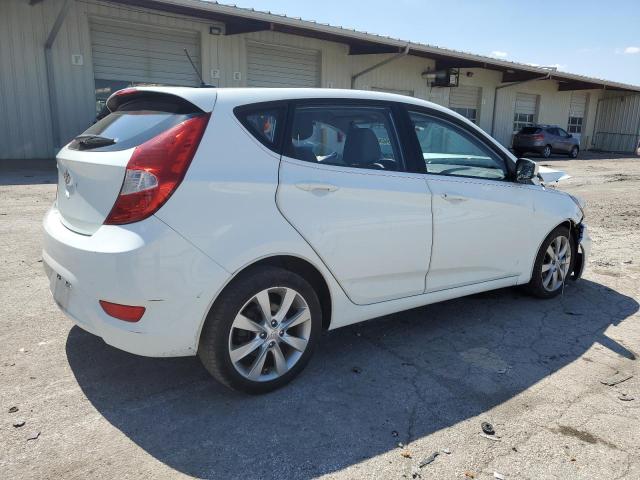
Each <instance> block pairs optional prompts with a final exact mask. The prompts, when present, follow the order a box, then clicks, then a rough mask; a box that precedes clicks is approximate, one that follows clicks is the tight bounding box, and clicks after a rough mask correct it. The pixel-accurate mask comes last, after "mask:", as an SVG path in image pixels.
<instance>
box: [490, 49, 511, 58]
mask: <svg viewBox="0 0 640 480" xmlns="http://www.w3.org/2000/svg"><path fill="white" fill-rule="evenodd" d="M491 56H492V57H497V58H507V57H508V56H509V54H508V53H507V52H501V51H500V50H494V51H493V52H491Z"/></svg>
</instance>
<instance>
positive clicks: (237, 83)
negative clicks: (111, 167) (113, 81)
mask: <svg viewBox="0 0 640 480" xmlns="http://www.w3.org/2000/svg"><path fill="white" fill-rule="evenodd" d="M62 2H63V0H46V1H43V2H40V3H38V4H37V5H35V6H33V7H31V6H29V3H28V1H27V0H0V65H2V68H1V69H0V111H1V112H2V115H0V145H2V148H0V158H29V157H40V158H42V157H51V156H52V154H53V140H52V138H51V120H50V118H49V102H48V92H47V83H46V73H45V68H44V50H43V45H44V41H45V38H46V35H47V34H48V32H49V31H50V29H51V26H52V25H53V22H54V19H55V17H56V15H57V13H58V11H59V9H60V7H61V6H62ZM95 19H107V20H112V21H113V20H120V21H126V22H130V23H133V24H135V25H141V26H143V27H144V26H152V27H163V28H167V29H169V30H185V31H192V32H197V33H199V36H200V56H201V64H202V72H203V76H204V80H205V81H208V82H210V83H212V84H214V85H217V86H221V87H243V86H247V66H248V58H247V44H248V43H250V42H258V43H265V44H272V45H282V46H289V47H295V48H300V49H306V50H316V51H319V52H320V69H319V71H320V86H322V87H335V88H350V84H351V75H353V74H355V73H357V72H360V71H362V70H364V69H365V68H367V67H369V66H371V65H373V64H375V63H378V62H380V61H381V60H383V59H385V58H388V56H389V55H348V47H347V46H346V45H343V44H338V43H333V42H329V41H324V40H318V39H314V38H306V37H300V36H296V35H291V34H284V33H280V32H272V31H263V32H253V33H248V34H240V35H229V36H225V35H219V36H216V35H210V34H209V26H210V25H212V24H215V25H220V24H217V23H215V22H211V21H209V20H206V19H199V18H196V17H185V16H181V15H177V14H171V13H168V12H155V11H152V10H148V9H145V8H142V7H136V6H131V5H122V4H114V3H109V2H106V1H102V0H82V1H75V2H73V3H72V7H71V9H70V11H69V13H68V15H67V17H66V19H65V21H64V23H63V25H62V28H61V30H60V32H59V34H58V38H57V39H56V42H55V44H54V47H53V50H52V53H53V63H54V74H55V79H56V88H57V90H56V98H57V103H58V106H59V112H58V123H59V125H60V130H61V137H62V141H63V142H66V141H67V140H69V139H70V138H72V137H73V136H74V135H77V134H78V133H79V132H81V131H83V130H84V129H85V128H86V127H87V126H88V125H90V124H91V122H92V121H93V119H94V116H95V92H94V73H93V55H92V49H91V35H90V21H92V20H95ZM73 54H80V55H82V56H83V59H84V64H83V65H82V66H74V65H71V55H73ZM433 68H435V64H434V62H433V61H432V60H428V59H424V58H418V57H411V56H409V57H404V58H400V59H398V60H396V61H394V62H393V63H390V64H387V65H384V66H383V67H381V68H379V69H376V70H374V71H372V72H370V73H368V74H366V75H363V76H361V77H359V78H358V80H357V83H356V88H362V89H373V88H379V89H385V90H394V91H405V92H408V91H411V92H413V94H414V95H415V96H416V97H418V98H424V99H428V100H432V101H434V102H436V103H439V104H441V105H445V106H449V105H450V95H451V93H452V92H451V90H452V89H449V88H430V87H429V86H428V84H427V82H426V81H425V80H424V78H422V73H423V72H424V71H426V70H429V69H431V70H432V69H433ZM212 70H217V71H219V74H220V75H219V78H214V77H213V76H212ZM234 72H238V73H240V76H239V78H234ZM501 79H502V77H501V74H500V72H495V71H490V70H483V69H464V70H463V71H461V75H460V83H461V85H463V86H476V87H482V99H481V105H482V107H481V108H480V122H479V124H480V126H481V127H482V128H484V129H485V130H487V131H490V130H491V119H492V113H493V112H492V105H493V100H494V98H493V97H494V92H495V87H496V86H497V85H499V84H500V83H501ZM498 92H499V93H498V98H497V99H496V112H495V132H494V133H495V134H494V136H495V137H496V138H497V139H498V140H499V141H501V142H502V143H503V144H505V145H508V144H509V143H510V141H511V133H512V132H511V128H512V125H513V112H514V106H515V101H516V98H515V97H516V93H517V92H522V93H530V94H535V95H540V102H539V112H538V121H539V122H543V123H555V124H559V125H564V124H566V121H567V118H568V113H569V109H570V103H571V92H559V91H558V85H557V83H556V82H553V81H540V82H529V83H527V84H523V85H519V86H518V87H517V88H516V87H512V88H505V89H501V90H498ZM454 96H455V94H454ZM600 96H601V92H600V91H598V90H592V91H590V92H589V100H588V107H587V133H588V134H590V135H593V132H594V129H595V116H596V115H595V112H596V104H597V101H598V99H599V98H600ZM454 101H455V100H454ZM621 115H623V116H625V117H626V118H627V121H628V122H633V121H634V120H635V121H636V122H637V118H633V114H632V112H630V113H629V114H628V115H627V114H625V113H621ZM583 135H584V133H583Z"/></svg>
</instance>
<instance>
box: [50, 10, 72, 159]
mask: <svg viewBox="0 0 640 480" xmlns="http://www.w3.org/2000/svg"><path fill="white" fill-rule="evenodd" d="M71 2H72V0H64V3H63V4H62V8H60V11H59V12H58V16H57V17H56V20H55V22H53V27H51V31H50V32H49V36H48V37H47V41H46V42H45V43H44V64H45V69H46V72H47V91H48V94H49V114H50V116H51V134H52V137H53V148H54V153H57V151H58V149H59V148H60V125H59V124H58V101H57V98H56V82H55V78H54V74H53V55H52V52H51V47H53V43H54V42H55V41H56V37H57V36H58V32H59V31H60V27H62V22H64V19H65V17H66V16H67V12H68V11H69V8H71Z"/></svg>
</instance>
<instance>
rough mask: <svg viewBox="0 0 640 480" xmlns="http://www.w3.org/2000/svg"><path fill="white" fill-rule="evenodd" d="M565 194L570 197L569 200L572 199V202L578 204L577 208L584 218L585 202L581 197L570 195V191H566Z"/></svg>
mask: <svg viewBox="0 0 640 480" xmlns="http://www.w3.org/2000/svg"><path fill="white" fill-rule="evenodd" d="M567 195H569V196H570V197H571V200H573V202H574V203H575V204H576V205H577V206H578V208H579V209H580V211H581V212H582V218H584V217H585V213H584V208H585V206H586V202H585V201H584V200H583V199H582V198H580V197H576V196H574V195H571V194H570V193H568V194H567Z"/></svg>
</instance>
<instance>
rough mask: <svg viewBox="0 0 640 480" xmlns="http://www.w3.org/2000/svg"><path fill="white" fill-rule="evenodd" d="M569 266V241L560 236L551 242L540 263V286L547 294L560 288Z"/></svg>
mask: <svg viewBox="0 0 640 480" xmlns="http://www.w3.org/2000/svg"><path fill="white" fill-rule="evenodd" d="M570 266H571V245H570V243H569V239H568V238H567V237H565V236H563V235H560V236H558V237H556V238H555V239H553V240H552V242H551V244H550V245H549V247H548V248H547V251H546V252H545V254H544V260H543V261H542V286H543V287H544V289H545V290H546V291H548V292H555V291H556V290H558V288H560V287H562V285H563V284H564V282H565V280H566V278H567V275H568V274H569V268H570Z"/></svg>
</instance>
